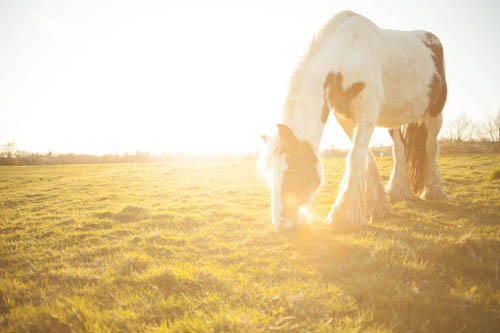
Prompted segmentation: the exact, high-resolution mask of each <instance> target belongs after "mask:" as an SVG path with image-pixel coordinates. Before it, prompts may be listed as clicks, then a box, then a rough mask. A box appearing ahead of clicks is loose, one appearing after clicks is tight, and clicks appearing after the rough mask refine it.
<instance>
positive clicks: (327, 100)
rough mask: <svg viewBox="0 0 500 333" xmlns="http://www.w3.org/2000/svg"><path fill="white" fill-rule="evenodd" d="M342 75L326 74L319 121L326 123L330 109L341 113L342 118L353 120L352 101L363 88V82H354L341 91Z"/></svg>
mask: <svg viewBox="0 0 500 333" xmlns="http://www.w3.org/2000/svg"><path fill="white" fill-rule="evenodd" d="M342 80H343V77H342V73H340V72H339V73H332V72H328V75H327V76H326V78H325V81H324V82H323V112H322V113H321V121H322V122H323V123H326V120H327V119H328V114H329V112H330V108H333V109H335V112H336V113H342V114H343V115H344V116H346V117H348V118H351V119H355V116H354V114H353V112H352V105H351V103H352V100H353V99H354V98H356V97H357V96H358V95H359V93H360V92H361V91H362V90H363V89H364V88H365V84H364V83H363V82H355V83H353V84H352V85H351V86H350V87H349V88H347V89H346V90H343V89H342Z"/></svg>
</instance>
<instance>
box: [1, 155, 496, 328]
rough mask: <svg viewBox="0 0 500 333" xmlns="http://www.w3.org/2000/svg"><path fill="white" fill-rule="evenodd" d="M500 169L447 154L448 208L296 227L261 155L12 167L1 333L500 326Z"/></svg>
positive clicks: (334, 170)
mask: <svg viewBox="0 0 500 333" xmlns="http://www.w3.org/2000/svg"><path fill="white" fill-rule="evenodd" d="M377 163H378V165H379V168H380V171H381V174H382V177H383V180H384V182H387V180H388V178H389V174H390V171H391V167H392V159H391V158H390V157H389V158H379V159H378V160H377ZM499 165H500V155H498V154H497V155H460V156H444V157H440V158H439V167H440V171H441V176H442V179H443V184H444V188H445V190H446V191H447V192H448V193H449V194H450V200H448V201H446V202H428V201H421V200H412V201H405V202H399V203H396V204H393V205H392V210H391V213H390V214H389V215H387V216H385V217H383V218H379V219H375V220H373V221H371V222H370V223H369V224H368V225H366V226H365V227H360V228H339V227H332V226H328V225H323V224H320V223H315V224H311V225H309V226H304V227H301V228H299V229H297V230H294V231H288V232H277V231H275V230H274V228H273V227H272V226H271V225H270V211H269V203H270V196H269V193H268V190H267V188H266V186H265V184H264V182H263V181H262V180H261V179H259V177H258V175H257V171H256V168H255V161H249V160H243V159H242V160H225V161H222V160H211V159H193V160H185V161H174V162H169V163H161V164H151V163H150V164H146V163H144V164H114V165H73V166H69V165H68V166H33V167H2V168H0V330H1V331H11V332H21V331H39V332H44V331H51V332H67V331H77V332H78V331H99V332H105V331H131V332H133V331H169V332H170V331H200V332H205V331H210V330H213V331H248V332H258V331H266V332H268V331H274V330H277V331H429V332H461V331H464V332H494V331H496V332H498V331H499V330H500V272H499V270H500V267H499V266H500V181H499V180H493V181H490V180H489V179H488V178H489V175H490V174H491V173H492V172H493V171H494V170H496V169H498V167H499ZM324 170H325V184H324V185H323V187H322V188H321V189H320V192H319V193H318V195H317V197H316V201H315V204H314V211H313V214H314V215H315V216H318V217H320V218H323V217H325V216H326V215H327V213H328V211H329V209H330V207H331V205H332V203H333V200H334V198H335V196H336V191H337V187H338V183H339V181H340V178H341V176H342V174H343V172H344V160H343V159H336V158H331V159H325V160H324Z"/></svg>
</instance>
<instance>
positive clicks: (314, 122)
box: [282, 63, 325, 151]
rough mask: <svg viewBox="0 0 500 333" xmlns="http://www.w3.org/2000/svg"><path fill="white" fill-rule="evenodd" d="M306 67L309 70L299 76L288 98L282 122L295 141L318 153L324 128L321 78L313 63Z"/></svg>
mask: <svg viewBox="0 0 500 333" xmlns="http://www.w3.org/2000/svg"><path fill="white" fill-rule="evenodd" d="M307 65H308V66H307V67H306V68H307V69H309V70H308V71H306V72H304V73H302V74H301V75H300V78H299V80H297V82H296V83H295V84H296V85H297V86H296V89H295V93H294V95H293V96H289V97H288V98H289V99H291V101H290V103H289V104H288V103H287V106H286V107H285V110H284V112H283V118H282V122H283V123H284V124H285V125H288V126H289V127H290V128H291V129H292V131H293V133H294V134H295V136H296V137H297V139H299V140H300V141H308V142H310V143H311V145H312V147H313V149H315V150H316V151H318V150H319V144H320V141H321V136H322V135H323V129H324V127H325V124H324V123H323V121H322V120H321V118H322V117H321V113H322V107H323V90H322V87H323V82H322V77H323V76H322V75H321V73H319V71H318V70H317V68H315V67H317V66H315V64H314V63H312V64H307Z"/></svg>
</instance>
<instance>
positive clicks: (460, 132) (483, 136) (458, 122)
mask: <svg viewBox="0 0 500 333" xmlns="http://www.w3.org/2000/svg"><path fill="white" fill-rule="evenodd" d="M0 148H1V149H0V165H51V164H53V165H55V164H99V163H141V162H165V161H172V160H181V159H193V158H205V159H207V158H212V159H234V158H235V156H232V155H230V154H218V155H211V156H208V157H199V156H195V155H193V154H189V153H179V154H161V155H152V154H150V153H148V152H142V151H136V153H135V154H128V153H125V154H122V155H120V154H106V155H91V154H74V153H68V154H53V153H51V152H48V153H35V152H28V151H24V150H16V144H15V142H7V143H6V144H4V145H3V146H1V147H0ZM372 150H373V151H374V153H376V156H385V155H388V154H390V151H391V149H390V147H374V148H372ZM440 151H441V153H442V154H456V153H474V154H481V153H500V109H499V110H498V111H497V113H496V114H490V115H488V116H487V117H486V119H484V120H482V121H474V120H472V119H471V118H469V117H467V116H466V115H461V116H459V117H457V118H456V119H454V120H452V121H450V122H448V123H447V125H446V126H444V127H443V129H442V130H441V134H440ZM345 154H346V152H345V151H343V150H341V149H329V150H327V151H325V152H323V153H322V155H323V156H325V157H328V156H331V157H336V156H338V157H341V156H344V155H345ZM242 157H243V158H246V159H252V158H255V154H246V155H239V156H237V158H242Z"/></svg>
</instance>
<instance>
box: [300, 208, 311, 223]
mask: <svg viewBox="0 0 500 333" xmlns="http://www.w3.org/2000/svg"><path fill="white" fill-rule="evenodd" d="M299 214H300V215H302V216H303V217H305V218H306V219H307V221H308V222H309V221H310V220H311V217H312V215H311V213H310V212H309V209H308V208H307V206H301V207H300V208H299Z"/></svg>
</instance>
